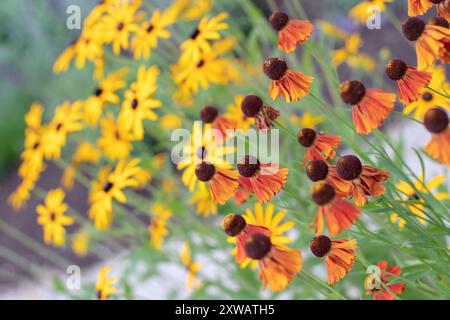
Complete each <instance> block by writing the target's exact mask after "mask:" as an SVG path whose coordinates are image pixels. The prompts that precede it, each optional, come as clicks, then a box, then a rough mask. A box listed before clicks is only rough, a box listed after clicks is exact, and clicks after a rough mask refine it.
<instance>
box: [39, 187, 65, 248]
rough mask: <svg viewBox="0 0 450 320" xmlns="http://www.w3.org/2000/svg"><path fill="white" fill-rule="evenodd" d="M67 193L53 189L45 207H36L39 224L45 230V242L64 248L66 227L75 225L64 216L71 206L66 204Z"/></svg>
mask: <svg viewBox="0 0 450 320" xmlns="http://www.w3.org/2000/svg"><path fill="white" fill-rule="evenodd" d="M64 197H65V193H64V191H63V190H61V189H53V190H50V191H49V192H48V193H47V196H46V197H45V203H44V205H42V204H40V205H38V206H37V207H36V211H37V213H38V218H37V222H38V224H40V225H42V227H43V228H44V242H45V243H46V244H51V243H52V244H54V245H55V246H62V245H63V244H64V241H65V236H66V230H65V229H64V227H65V226H69V225H71V224H73V219H72V218H71V217H69V216H66V215H64V214H65V212H66V211H67V209H68V208H69V206H68V205H67V204H65V203H64Z"/></svg>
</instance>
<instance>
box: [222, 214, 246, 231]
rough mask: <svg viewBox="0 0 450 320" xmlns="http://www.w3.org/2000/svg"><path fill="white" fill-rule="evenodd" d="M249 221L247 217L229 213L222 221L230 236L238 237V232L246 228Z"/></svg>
mask: <svg viewBox="0 0 450 320" xmlns="http://www.w3.org/2000/svg"><path fill="white" fill-rule="evenodd" d="M246 225H247V222H246V221H245V219H244V218H243V217H242V216H241V215H238V214H229V215H227V216H226V217H225V218H224V219H223V222H222V227H223V230H225V233H226V234H227V235H229V236H230V237H236V236H237V235H238V234H240V233H241V231H242V230H244V228H245V226H246Z"/></svg>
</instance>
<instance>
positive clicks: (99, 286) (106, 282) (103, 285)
mask: <svg viewBox="0 0 450 320" xmlns="http://www.w3.org/2000/svg"><path fill="white" fill-rule="evenodd" d="M110 272H111V266H109V265H106V266H104V267H102V268H101V269H100V271H99V273H98V280H97V283H96V285H95V290H96V292H97V299H98V300H106V299H108V297H109V296H110V295H112V294H114V293H115V292H116V291H117V289H116V288H114V284H115V283H116V281H117V279H116V278H113V277H110V276H109V273H110Z"/></svg>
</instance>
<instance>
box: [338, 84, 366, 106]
mask: <svg viewBox="0 0 450 320" xmlns="http://www.w3.org/2000/svg"><path fill="white" fill-rule="evenodd" d="M340 92H341V98H342V101H344V102H345V103H348V104H351V105H355V104H358V103H359V102H360V101H361V100H362V98H364V95H365V94H366V87H365V86H364V84H363V83H362V82H361V81H358V80H347V81H344V82H342V84H341V87H340Z"/></svg>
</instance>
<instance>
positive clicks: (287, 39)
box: [278, 19, 314, 53]
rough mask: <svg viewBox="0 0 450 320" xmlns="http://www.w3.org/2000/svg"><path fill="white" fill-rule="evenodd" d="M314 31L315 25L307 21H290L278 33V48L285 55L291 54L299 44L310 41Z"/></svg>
mask: <svg viewBox="0 0 450 320" xmlns="http://www.w3.org/2000/svg"><path fill="white" fill-rule="evenodd" d="M313 29H314V27H313V25H312V24H311V22H309V21H307V20H295V19H290V20H289V22H288V23H287V24H286V26H285V27H284V28H283V29H281V30H280V31H279V32H278V48H279V49H280V50H281V51H283V52H285V53H291V52H292V51H294V50H295V48H296V47H297V45H298V44H304V43H305V42H306V41H307V40H308V38H309V37H310V36H311V33H312V32H313Z"/></svg>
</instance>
